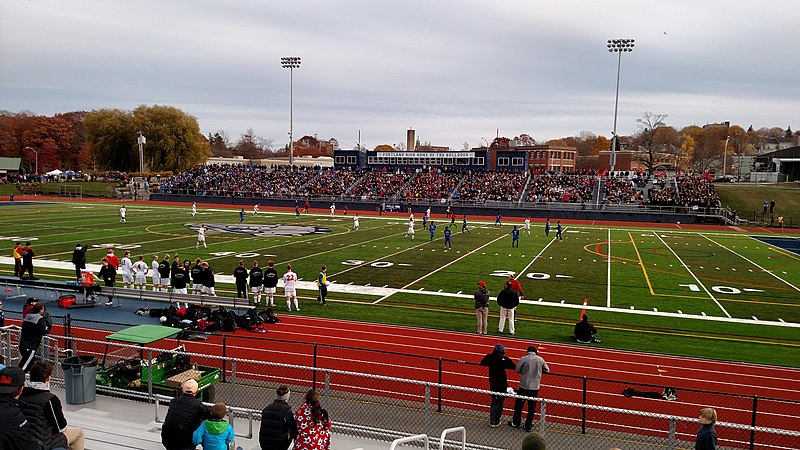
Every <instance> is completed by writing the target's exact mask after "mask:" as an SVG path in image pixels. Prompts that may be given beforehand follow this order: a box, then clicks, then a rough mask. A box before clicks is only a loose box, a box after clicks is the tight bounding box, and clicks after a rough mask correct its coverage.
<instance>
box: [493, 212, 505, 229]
mask: <svg viewBox="0 0 800 450" xmlns="http://www.w3.org/2000/svg"><path fill="white" fill-rule="evenodd" d="M497 225H500V226H501V227H502V226H503V216H502V215H500V213H497V215H496V216H495V217H494V225H492V227H496V226H497Z"/></svg>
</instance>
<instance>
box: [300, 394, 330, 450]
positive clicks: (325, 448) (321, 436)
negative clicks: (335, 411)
mask: <svg viewBox="0 0 800 450" xmlns="http://www.w3.org/2000/svg"><path fill="white" fill-rule="evenodd" d="M294 419H295V421H296V422H297V432H298V436H297V439H296V440H295V441H294V450H329V449H330V447H331V420H330V419H329V418H328V411H326V410H324V409H322V406H321V405H320V403H319V394H317V391H315V390H314V389H311V390H309V391H308V392H307V393H306V401H305V403H303V404H302V405H300V408H298V409H297V411H295V413H294Z"/></svg>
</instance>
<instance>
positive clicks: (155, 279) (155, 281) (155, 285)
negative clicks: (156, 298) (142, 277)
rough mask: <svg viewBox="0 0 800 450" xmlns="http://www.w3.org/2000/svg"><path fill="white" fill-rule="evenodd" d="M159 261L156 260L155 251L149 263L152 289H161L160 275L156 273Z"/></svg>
mask: <svg viewBox="0 0 800 450" xmlns="http://www.w3.org/2000/svg"><path fill="white" fill-rule="evenodd" d="M160 262H161V261H159V260H158V254H157V253H156V254H155V255H153V262H152V263H150V267H152V269H153V291H159V290H161V275H159V273H158V264H159V263H160Z"/></svg>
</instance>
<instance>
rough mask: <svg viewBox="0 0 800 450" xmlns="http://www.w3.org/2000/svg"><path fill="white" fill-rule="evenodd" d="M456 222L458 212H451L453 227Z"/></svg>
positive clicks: (451, 224)
mask: <svg viewBox="0 0 800 450" xmlns="http://www.w3.org/2000/svg"><path fill="white" fill-rule="evenodd" d="M455 223H456V214H455V213H451V214H450V226H451V227H452V226H453V225H455Z"/></svg>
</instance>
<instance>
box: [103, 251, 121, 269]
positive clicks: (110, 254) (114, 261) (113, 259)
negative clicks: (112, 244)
mask: <svg viewBox="0 0 800 450" xmlns="http://www.w3.org/2000/svg"><path fill="white" fill-rule="evenodd" d="M106 260H108V263H109V264H111V265H112V266H113V267H114V270H119V258H117V255H115V254H114V249H113V248H110V249H108V253H107V254H106Z"/></svg>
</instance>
